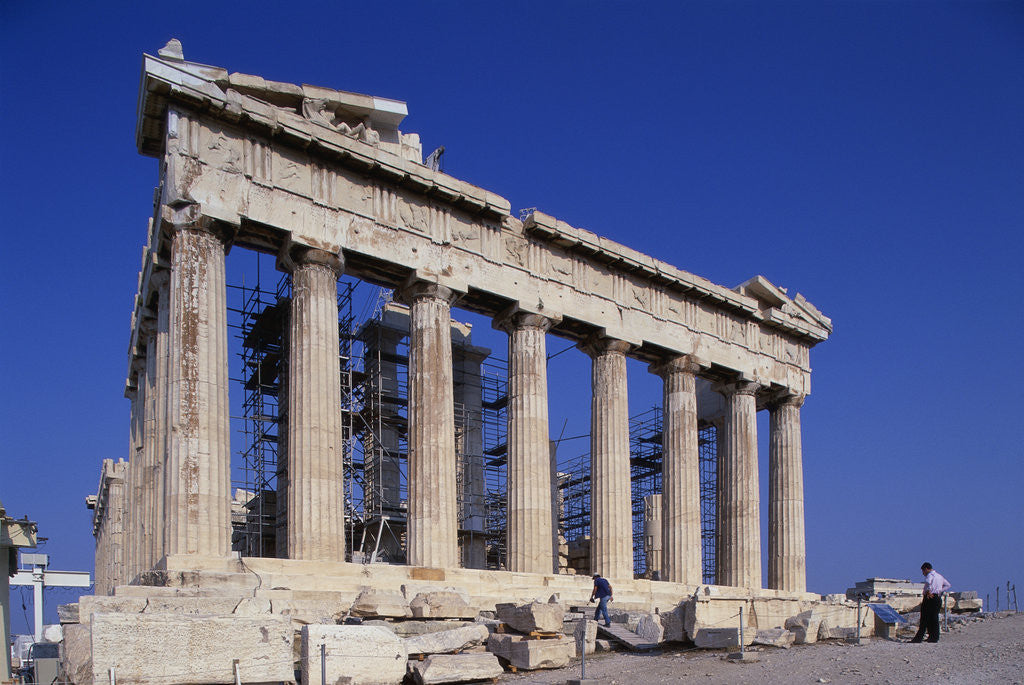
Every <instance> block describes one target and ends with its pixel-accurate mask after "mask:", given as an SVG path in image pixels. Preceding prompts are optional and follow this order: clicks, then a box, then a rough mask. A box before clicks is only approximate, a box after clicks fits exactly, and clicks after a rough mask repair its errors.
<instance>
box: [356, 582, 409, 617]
mask: <svg viewBox="0 0 1024 685" xmlns="http://www.w3.org/2000/svg"><path fill="white" fill-rule="evenodd" d="M351 611H352V615H354V616H379V617H382V618H406V617H408V616H411V615H412V612H411V611H410V610H409V602H408V601H407V600H406V599H405V597H404V596H402V593H400V592H387V591H384V590H375V589H374V588H363V591H362V592H360V593H359V596H358V597H356V601H355V602H353V603H352V609H351Z"/></svg>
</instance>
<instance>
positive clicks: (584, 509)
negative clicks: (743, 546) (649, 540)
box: [556, 406, 718, 584]
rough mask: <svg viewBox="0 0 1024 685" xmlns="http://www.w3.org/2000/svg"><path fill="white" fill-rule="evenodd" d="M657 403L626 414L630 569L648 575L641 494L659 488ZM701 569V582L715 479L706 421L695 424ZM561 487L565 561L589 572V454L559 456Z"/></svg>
mask: <svg viewBox="0 0 1024 685" xmlns="http://www.w3.org/2000/svg"><path fill="white" fill-rule="evenodd" d="M662 414H663V413H662V409H661V407H658V406H654V407H651V408H650V409H648V410H646V411H644V412H641V413H639V414H636V415H634V416H633V417H631V418H630V419H629V475H630V495H631V496H630V500H631V502H630V504H631V507H632V521H633V526H632V529H633V573H634V575H635V576H637V577H644V576H651V575H653V571H654V570H655V569H648V568H647V556H646V550H645V547H644V544H645V542H644V541H645V537H646V535H645V533H646V531H645V530H644V498H645V497H647V496H648V495H656V494H659V493H660V492H661V462H662ZM698 447H699V464H700V466H699V468H700V506H701V509H700V511H701V570H702V575H703V579H704V582H705V583H709V584H711V583H714V578H715V534H716V531H715V521H716V511H715V501H716V494H715V482H716V473H717V469H718V467H717V451H718V450H717V440H716V429H715V427H714V425H712V424H710V423H707V424H705V423H701V424H700V426H699V428H698ZM556 477H557V478H558V479H559V488H560V491H561V506H560V507H559V522H558V523H559V533H560V534H561V535H563V536H564V537H565V539H566V541H567V543H568V546H569V552H568V556H569V561H570V565H571V566H572V567H573V568H575V569H576V570H577V572H579V573H589V572H590V567H589V559H588V558H587V553H588V552H589V538H590V455H589V454H588V453H584V454H579V455H576V456H573V457H571V458H568V459H565V460H564V461H559V466H558V474H557V476H556Z"/></svg>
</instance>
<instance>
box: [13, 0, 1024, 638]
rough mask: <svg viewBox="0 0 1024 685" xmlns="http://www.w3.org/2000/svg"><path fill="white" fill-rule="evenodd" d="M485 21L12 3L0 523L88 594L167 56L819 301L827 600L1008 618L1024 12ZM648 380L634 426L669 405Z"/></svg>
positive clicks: (637, 377)
mask: <svg viewBox="0 0 1024 685" xmlns="http://www.w3.org/2000/svg"><path fill="white" fill-rule="evenodd" d="M494 4H495V3H474V2H460V3H434V2H431V3H402V2H391V3H366V2H363V3H340V2H330V3H321V4H320V5H319V6H310V5H307V4H305V3H302V2H295V3H258V2H248V3H223V5H224V6H225V7H231V8H232V9H231V10H227V9H218V8H217V7H216V5H217V4H216V3H207V2H203V3H191V2H175V3H172V4H152V3H137V2H130V3H129V2H125V3H103V2H95V3H81V2H42V1H40V2H28V1H27V0H8V1H7V2H3V3H0V136H2V138H0V204H2V207H3V214H2V219H0V221H2V225H3V243H2V248H0V249H2V251H3V255H4V258H3V261H2V266H0V305H2V310H3V314H4V316H3V335H0V359H2V364H3V382H4V383H3V384H4V388H5V391H4V392H3V393H2V394H0V422H2V423H0V431H2V436H3V438H2V442H0V460H2V462H0V463H2V466H0V498H2V500H3V503H4V505H5V506H6V508H7V510H8V512H10V513H12V514H14V515H16V516H22V515H28V516H29V517H31V518H33V519H35V520H37V521H39V527H40V533H41V534H42V535H44V536H47V537H49V538H50V541H49V542H48V543H47V545H46V547H45V551H47V552H49V553H50V554H51V555H52V557H53V565H54V566H55V567H57V568H61V569H69V570H70V569H91V568H92V551H93V550H92V537H91V520H90V512H88V511H87V510H86V509H85V506H84V502H83V501H84V498H85V496H86V495H88V494H90V493H93V492H95V489H96V483H97V479H98V473H99V463H100V460H101V459H102V458H104V457H114V458H116V457H121V456H124V455H125V452H126V445H127V441H128V402H127V400H125V399H123V397H122V390H123V383H124V374H125V367H126V350H127V344H128V323H129V315H130V312H131V304H132V297H133V295H134V292H135V279H136V272H137V269H138V264H139V254H140V249H141V246H142V244H143V242H144V238H145V236H144V231H145V224H146V219H147V217H148V216H149V214H150V212H151V202H152V190H153V187H154V186H155V184H156V183H157V163H156V161H155V160H153V159H150V158H145V157H141V156H139V155H138V154H137V152H136V151H135V146H134V126H135V105H136V97H137V89H138V84H139V73H140V64H141V55H142V53H143V52H144V51H148V52H151V53H155V52H156V50H158V49H159V48H160V47H161V46H163V44H164V43H165V42H166V41H167V40H168V39H169V38H171V37H177V38H179V39H181V41H182V43H183V44H184V51H185V56H186V58H187V59H190V60H194V61H198V62H204V63H207V64H214V65H218V66H223V67H226V68H227V69H229V70H230V71H240V72H243V73H250V74H259V75H261V76H264V77H266V78H270V79H274V80H280V81H287V82H293V83H312V84H318V85H324V86H329V87H333V88H339V89H344V90H352V91H356V92H363V93H370V94H374V95H379V96H385V97H391V98H396V99H400V100H404V101H406V102H408V103H409V110H410V115H409V117H408V118H407V119H406V121H405V122H404V124H403V126H402V128H403V130H405V131H407V132H409V131H415V132H418V133H420V135H421V136H422V139H423V142H424V148H425V149H426V150H427V151H428V152H429V151H430V150H432V149H433V148H434V147H436V146H437V145H445V146H446V148H447V153H446V155H445V169H446V170H447V171H448V172H450V173H452V174H453V175H455V176H457V177H459V178H463V179H465V180H467V181H470V182H472V183H475V184H477V185H480V186H483V187H485V188H487V189H489V190H492V191H494V192H497V193H499V194H501V195H503V196H505V197H507V198H509V199H510V200H511V202H512V206H513V210H514V211H517V210H518V209H519V208H522V207H538V208H540V209H542V210H543V211H545V212H548V213H550V214H554V215H555V216H557V217H559V218H561V219H563V220H565V221H567V222H569V223H570V224H572V225H575V226H581V227H585V228H588V229H590V230H593V231H595V232H597V233H599V234H602V235H605V236H608V237H610V238H612V239H614V240H617V241H619V242H621V243H624V244H626V245H628V246H630V247H633V248H636V249H639V250H641V251H643V252H646V253H649V254H652V255H655V256H657V257H660V258H661V259H664V260H665V261H668V262H670V263H672V264H675V265H676V266H679V267H681V268H684V269H687V270H689V271H692V272H694V273H696V274H699V275H701V276H705V277H707V278H710V279H711V280H713V281H715V282H718V283H721V284H724V285H728V286H730V287H731V286H735V285H737V284H739V283H741V282H742V281H744V280H746V279H747V278H749V277H751V276H753V275H755V274H763V275H764V276H766V277H767V278H768V279H769V280H771V281H772V282H774V283H776V284H778V285H781V286H784V287H787V288H789V289H790V293H793V292H796V291H799V292H802V293H804V294H805V295H806V296H807V297H808V299H810V300H811V301H812V302H813V303H814V304H816V305H817V306H818V307H819V308H821V309H822V311H824V312H825V313H826V314H827V315H828V316H830V317H832V319H833V321H834V324H835V333H834V335H833V337H832V339H831V340H829V341H828V342H826V343H824V344H822V345H820V346H819V347H818V348H816V349H815V350H814V351H813V352H812V354H811V362H812V366H813V367H814V376H813V382H814V388H813V394H812V396H811V397H810V398H809V399H808V400H807V403H806V404H805V406H804V410H803V436H804V469H805V478H806V481H805V492H806V509H807V549H808V556H809V562H808V582H809V585H810V588H811V589H813V590H815V591H819V592H837V591H842V590H844V589H845V588H846V587H848V586H849V585H851V584H852V583H853V582H855V581H856V580H860V579H864V578H865V577H868V576H889V577H893V576H895V577H909V578H916V577H917V575H918V573H919V571H918V567H919V566H920V564H921V562H922V561H924V560H926V559H927V560H930V561H932V562H933V563H934V564H935V566H936V568H938V569H939V570H940V571H942V572H943V573H945V574H946V575H947V576H948V577H949V578H950V580H951V581H952V582H953V584H954V585H955V586H956V587H957V588H960V589H977V590H979V591H981V592H982V593H983V594H984V593H985V592H992V590H993V588H994V587H995V586H996V585H997V584H1005V582H1006V581H1007V580H1008V579H1009V580H1015V581H1017V582H1019V583H1021V585H1022V590H1024V551H1022V550H1024V546H1022V545H1021V544H1020V540H1021V538H1022V533H1024V505H1022V502H1024V498H1022V487H1024V459H1022V457H1024V447H1022V446H1024V420H1022V416H1024V402H1022V389H1024V354H1022V349H1024V342H1022V341H1024V308H1022V304H1021V302H1022V301H1021V293H1022V292H1024V276H1022V270H1021V263H1020V262H1021V257H1022V255H1024V238H1022V228H1024V125H1022V122H1024V4H1021V3H1019V2H1014V3H1011V2H1001V3H984V2H961V3H930V2H906V3H885V2H862V3H853V2H850V3H834V2H824V3H822V2H786V3H772V2H763V3H739V2H715V3H695V2H678V3H676V2H674V3H664V4H655V3H627V2H596V3H595V2H572V3H564V2H543V3H541V2H514V3H504V6H503V7H500V8H498V7H494V6H493V5H494ZM211 7H213V8H212V9H211ZM230 276H231V274H229V278H230ZM482 328H485V327H484V326H478V329H482ZM480 336H481V341H482V342H485V344H493V346H494V347H496V348H498V349H499V350H500V349H501V347H502V346H503V344H504V343H502V342H501V340H500V338H498V337H495V334H493V333H487V334H485V333H484V331H482V330H481V331H480ZM487 336H491V337H487ZM489 341H493V343H492V342H489ZM560 345H561V342H560V341H554V342H552V343H551V350H552V351H554V350H555V349H558V348H559V347H560ZM559 373H561V379H560V380H559V384H558V389H557V391H553V392H552V404H553V408H552V413H553V415H554V416H555V418H554V419H553V424H555V425H556V428H560V425H561V423H562V421H568V422H569V425H570V427H569V429H568V430H569V431H572V430H573V427H576V426H579V427H582V429H583V430H586V417H585V416H581V415H579V412H577V411H576V410H575V407H576V406H580V405H582V406H585V405H586V401H587V400H586V398H587V397H588V394H589V374H588V372H587V366H586V364H585V360H584V359H583V358H582V356H581V355H579V354H578V353H572V354H567V355H565V370H564V371H560V372H559ZM630 373H631V377H630V385H631V397H630V402H631V409H632V410H634V411H639V410H641V409H644V408H647V407H649V406H651V405H653V404H655V403H657V402H658V401H660V395H659V394H658V387H657V384H656V383H655V382H653V381H652V380H651V379H650V378H649V377H644V376H646V375H647V374H646V372H645V369H644V367H642V366H640V365H632V366H631V367H630ZM555 405H557V407H556V406H555ZM762 437H763V436H762ZM762 443H763V440H762ZM765 460H766V456H765V453H763V454H762V461H765ZM15 597H16V599H15V607H14V612H13V613H14V628H15V630H16V631H19V632H20V631H24V630H26V626H25V625H24V620H23V619H22V618H21V611H20V605H19V602H18V600H17V592H16V593H15ZM53 599H54V601H53V602H51V604H55V603H56V602H57V601H66V599H67V593H64V594H62V593H60V592H57V593H55V594H54V595H53ZM30 611H31V607H30V606H29V612H30ZM51 616H52V614H51ZM51 620H52V619H51Z"/></svg>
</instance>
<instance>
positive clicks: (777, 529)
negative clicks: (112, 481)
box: [128, 223, 805, 591]
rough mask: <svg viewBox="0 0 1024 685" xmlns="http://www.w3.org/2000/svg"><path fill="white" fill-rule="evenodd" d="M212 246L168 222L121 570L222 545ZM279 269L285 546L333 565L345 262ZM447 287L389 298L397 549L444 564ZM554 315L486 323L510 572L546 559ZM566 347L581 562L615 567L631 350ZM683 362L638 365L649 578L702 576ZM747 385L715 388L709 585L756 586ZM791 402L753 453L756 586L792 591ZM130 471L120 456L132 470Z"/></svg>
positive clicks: (417, 288)
mask: <svg viewBox="0 0 1024 685" xmlns="http://www.w3.org/2000/svg"><path fill="white" fill-rule="evenodd" d="M225 247H226V245H225V242H224V240H223V239H222V238H221V237H220V236H219V235H218V234H217V232H216V231H215V230H213V227H212V226H210V225H206V224H197V223H191V224H188V225H184V226H177V227H174V228H173V235H172V242H171V268H170V278H169V281H168V284H167V288H166V292H165V291H164V290H160V291H159V294H158V298H157V315H156V325H155V326H153V327H152V328H153V333H152V334H151V335H150V336H149V338H148V340H147V342H146V347H145V354H144V359H145V360H146V361H145V364H144V368H140V369H139V370H138V374H139V378H140V381H139V383H138V386H137V387H138V390H137V391H136V396H135V399H134V400H133V405H132V406H133V445H132V446H133V459H135V458H138V459H139V461H140V462H141V465H142V467H143V468H142V469H140V473H146V474H148V475H147V476H140V477H139V478H138V480H136V477H135V476H131V475H130V476H129V478H130V479H131V480H132V483H131V484H130V486H129V488H128V490H129V494H130V498H132V500H133V502H134V504H131V505H130V506H129V511H130V514H131V515H132V516H133V518H134V521H133V523H132V524H131V525H132V526H136V525H139V526H142V527H143V528H145V527H146V526H148V527H149V531H148V537H147V534H146V531H141V533H142V534H140V535H139V537H138V539H139V540H146V542H145V543H144V549H143V548H140V549H139V550H135V551H130V552H129V554H131V555H132V562H131V563H129V564H128V568H129V569H132V570H133V571H135V572H137V571H139V570H143V569H144V568H146V567H147V565H148V567H151V566H152V564H153V563H155V561H156V560H158V559H159V558H160V556H162V554H193V555H214V556H224V555H227V554H228V553H229V550H230V499H229V494H228V493H229V490H230V447H229V433H228V430H229V429H228V417H229V414H228V398H227V387H228V383H227V380H228V379H227V326H226V319H225V317H226V303H225V282H224V254H225ZM280 264H281V266H282V267H283V268H285V269H287V270H289V271H290V272H291V274H292V291H293V298H292V310H291V316H290V318H289V320H290V323H289V331H288V339H289V344H288V361H289V377H288V393H287V394H288V400H287V406H288V417H289V419H288V428H287V439H286V454H287V469H286V478H287V486H286V487H285V488H284V489H283V490H284V492H286V498H287V503H286V511H287V531H286V535H287V550H288V556H289V557H290V558H294V559H324V560H342V559H344V553H345V547H344V535H343V527H344V519H343V516H344V508H343V502H342V493H341V486H340V484H341V482H342V454H341V450H340V448H341V443H342V440H341V412H340V389H339V384H338V378H339V373H340V368H339V360H338V327H337V320H338V308H337V294H336V292H337V291H336V288H337V283H336V282H337V278H338V276H339V275H340V274H341V273H342V271H343V268H344V264H343V263H342V262H341V260H340V258H339V257H338V256H337V255H333V254H329V253H326V252H323V251H321V250H316V249H308V248H296V249H291V250H288V251H287V252H286V253H285V254H283V255H282V259H281V260H280ZM457 296H458V293H457V292H455V291H453V290H451V289H449V288H446V287H444V286H441V285H438V284H433V283H425V282H421V281H417V282H414V283H411V284H410V285H408V286H407V287H405V288H403V289H401V290H400V291H399V292H397V293H396V297H397V298H398V299H400V300H403V301H404V302H406V303H407V304H408V305H409V308H410V331H409V335H410V345H409V409H408V418H409V440H408V443H409V448H408V452H409V454H408V464H409V505H408V530H407V559H408V562H409V564H411V565H414V566H429V567H442V568H444V567H448V568H451V567H457V566H458V565H459V556H458V511H457V497H456V469H457V461H456V445H455V436H454V432H453V429H452V427H453V425H454V409H453V406H454V391H453V373H452V347H451V318H450V308H451V305H452V303H453V302H454V300H455V299H456V297H457ZM164 322H166V326H165V327H164ZM553 323H554V322H553V321H552V320H551V319H549V318H547V317H543V316H539V315H536V314H530V313H526V312H518V311H512V312H507V313H505V314H503V315H501V316H499V317H497V319H496V320H495V326H497V327H499V328H501V329H503V330H505V331H507V332H508V334H509V355H508V356H509V381H508V388H509V404H508V415H509V426H508V476H507V480H508V516H507V530H508V539H507V565H508V569H509V570H510V571H519V572H529V573H544V574H549V573H551V572H552V571H553V568H554V555H553V549H552V544H551V540H552V528H553V520H552V519H553V516H552V507H551V490H550V488H551V478H552V473H551V463H550V455H549V444H548V402H547V374H546V363H547V354H546V347H545V334H546V333H547V331H548V330H549V329H550V327H551V325H552V324H553ZM161 331H163V334H162V335H163V337H161ZM165 341H166V342H165ZM163 346H166V348H167V351H166V352H163V351H162V350H163V349H164V347H163ZM582 348H583V349H584V351H585V352H587V354H589V355H590V356H591V358H592V360H593V364H592V377H591V383H592V402H591V486H592V491H591V568H592V569H593V571H595V572H597V573H600V574H602V575H604V576H608V577H612V578H616V577H617V578H631V577H632V574H633V540H632V511H631V497H630V468H629V466H630V465H629V411H628V405H627V399H626V398H627V394H628V393H627V385H626V355H627V353H628V352H629V350H630V345H629V344H628V343H626V342H623V341H619V340H614V339H609V338H600V339H596V340H593V341H590V342H589V343H587V344H586V345H583V346H582ZM165 359H166V361H164V360H165ZM162 369H164V371H162ZM699 370H700V369H699V367H698V366H697V365H696V364H695V363H694V362H693V361H692V360H691V359H690V358H689V357H687V356H680V357H677V358H675V359H670V360H667V361H665V362H664V363H662V364H658V365H655V366H653V367H652V371H654V372H655V373H657V374H659V375H660V376H661V377H662V378H663V379H664V397H663V403H664V412H665V413H664V445H663V488H664V494H663V497H662V525H663V530H662V544H663V551H662V563H661V566H662V568H661V577H662V578H663V579H664V580H669V581H674V582H680V583H690V584H697V583H700V582H701V550H700V540H701V536H700V503H699V471H698V446H697V445H698V443H697V404H696V377H697V374H698V373H699ZM758 390H759V388H758V386H757V385H756V384H754V383H749V382H738V383H732V384H728V385H723V386H721V388H720V391H721V392H722V393H723V394H724V395H725V396H726V398H727V412H726V420H725V429H724V440H723V441H722V444H723V446H724V449H723V450H722V453H721V454H720V455H719V483H720V488H721V489H720V493H719V502H720V509H719V525H720V527H721V529H720V537H719V544H720V548H719V550H718V558H719V559H720V569H719V578H718V582H719V583H720V584H724V585H735V586H742V587H759V586H760V584H761V568H760V558H761V555H760V535H759V517H758V512H759V501H758V487H757V486H758V483H757V439H756V409H757V407H756V397H755V395H756V393H757V392H758ZM799 407H800V401H799V399H797V398H791V399H786V400H783V401H780V402H779V403H777V404H775V405H772V407H771V415H772V418H771V426H772V429H771V433H772V434H771V443H770V444H771V453H770V456H769V460H770V466H769V471H770V473H771V483H770V505H769V531H770V533H769V559H770V561H769V574H768V586H769V587H772V588H777V589H784V590H795V591H802V590H804V589H805V581H804V576H805V571H804V568H805V563H804V547H803V545H804V542H803V493H802V477H801V456H800V428H799V425H800V424H799ZM139 455H142V456H139ZM135 472H136V469H135V467H134V465H133V466H132V468H131V469H130V474H132V473H135ZM132 493H134V494H132ZM161 495H162V496H161ZM161 507H162V510H161ZM144 510H145V511H146V512H147V513H143V511H144ZM161 522H162V525H161ZM157 529H159V531H160V532H159V534H157V533H156V531H157ZM133 530H135V529H134V528H133ZM136 532H140V531H136ZM140 544H142V543H140Z"/></svg>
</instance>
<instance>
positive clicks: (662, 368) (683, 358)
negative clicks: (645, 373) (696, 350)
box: [647, 354, 708, 378]
mask: <svg viewBox="0 0 1024 685" xmlns="http://www.w3.org/2000/svg"><path fill="white" fill-rule="evenodd" d="M647 368H648V369H649V370H650V372H651V373H653V374H654V375H656V376H661V377H662V378H665V377H667V376H669V375H671V374H673V373H689V374H692V375H694V376H696V375H697V374H699V373H700V372H701V369H706V368H708V364H707V363H706V362H703V361H701V360H700V359H699V358H698V357H695V356H694V355H692V354H682V355H679V356H678V357H669V358H665V359H662V360H661V361H658V362H655V363H653V364H650V365H649V366H648V367H647Z"/></svg>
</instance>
